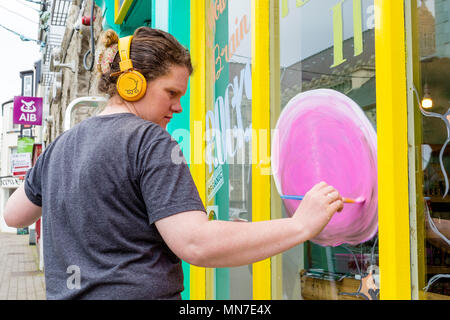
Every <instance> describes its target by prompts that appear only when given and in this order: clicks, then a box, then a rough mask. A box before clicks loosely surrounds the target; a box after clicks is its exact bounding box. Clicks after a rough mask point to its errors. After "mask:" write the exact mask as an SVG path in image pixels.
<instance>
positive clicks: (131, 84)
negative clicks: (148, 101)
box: [116, 70, 147, 101]
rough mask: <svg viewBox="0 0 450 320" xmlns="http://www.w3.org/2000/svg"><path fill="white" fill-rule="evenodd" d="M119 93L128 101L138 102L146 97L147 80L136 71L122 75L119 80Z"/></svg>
mask: <svg viewBox="0 0 450 320" xmlns="http://www.w3.org/2000/svg"><path fill="white" fill-rule="evenodd" d="M116 88H117V92H118V93H119V95H120V96H121V97H122V98H123V99H124V100H126V101H138V100H139V99H141V98H142V97H143V96H144V95H145V91H146V90H147V80H146V79H145V77H144V76H143V75H142V73H140V72H139V71H136V70H130V71H127V72H124V73H122V74H121V75H120V76H119V78H118V79H117V83H116Z"/></svg>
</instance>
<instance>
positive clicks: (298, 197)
mask: <svg viewBox="0 0 450 320" xmlns="http://www.w3.org/2000/svg"><path fill="white" fill-rule="evenodd" d="M280 197H281V199H288V200H303V197H304V196H288V195H281V196H280ZM342 199H343V200H344V203H363V202H364V201H366V200H365V199H364V198H362V197H359V198H356V199H350V198H342Z"/></svg>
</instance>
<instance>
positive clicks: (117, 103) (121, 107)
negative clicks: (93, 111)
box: [98, 97, 134, 116]
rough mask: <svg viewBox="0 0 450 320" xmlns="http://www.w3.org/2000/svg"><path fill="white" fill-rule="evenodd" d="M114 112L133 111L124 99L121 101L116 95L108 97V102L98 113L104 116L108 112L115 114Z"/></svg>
mask: <svg viewBox="0 0 450 320" xmlns="http://www.w3.org/2000/svg"><path fill="white" fill-rule="evenodd" d="M115 113H133V114H134V112H133V110H131V109H130V108H129V107H128V105H127V104H126V103H124V101H121V99H120V98H118V97H112V98H111V99H109V101H108V104H107V105H106V107H105V109H103V111H102V112H100V113H99V114H98V115H100V116H104V115H108V114H115Z"/></svg>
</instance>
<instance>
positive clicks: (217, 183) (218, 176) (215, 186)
mask: <svg viewBox="0 0 450 320" xmlns="http://www.w3.org/2000/svg"><path fill="white" fill-rule="evenodd" d="M223 182H224V181H223V170H222V166H219V167H217V168H216V169H215V170H214V174H213V175H212V176H211V178H209V180H208V183H207V194H208V201H210V200H211V199H212V198H214V196H215V195H216V193H217V191H219V189H220V187H222V185H223Z"/></svg>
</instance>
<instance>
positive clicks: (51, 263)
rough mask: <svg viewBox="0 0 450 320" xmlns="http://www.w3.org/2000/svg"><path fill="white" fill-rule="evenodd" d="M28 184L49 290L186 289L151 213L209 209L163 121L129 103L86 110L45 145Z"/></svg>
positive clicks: (155, 292)
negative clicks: (38, 217)
mask: <svg viewBox="0 0 450 320" xmlns="http://www.w3.org/2000/svg"><path fill="white" fill-rule="evenodd" d="M180 160H182V161H180ZM25 193H26V195H27V197H28V198H29V199H30V201H31V202H33V203H34V204H36V205H38V206H42V223H43V241H44V262H45V280H46V290H47V299H179V298H180V292H181V291H182V290H183V272H182V268H181V261H180V259H179V258H178V257H177V256H175V254H174V253H173V252H172V251H171V250H170V249H169V248H168V247H167V245H166V244H165V242H164V240H163V239H162V237H161V235H160V234H159V232H158V230H157V229H156V227H155V224H154V223H155V221H157V220H159V219H162V218H165V217H168V216H170V215H173V214H177V213H180V212H184V211H190V210H200V211H205V209H204V206H203V204H202V202H201V200H200V197H199V195H198V192H197V189H196V187H195V185H194V182H193V180H192V177H191V174H190V171H189V168H188V166H187V164H186V162H185V160H184V158H183V156H182V154H181V151H180V149H179V146H178V144H177V143H176V141H174V140H173V139H172V138H171V136H170V135H169V133H167V131H165V130H164V129H162V128H161V127H160V126H158V125H156V124H154V123H152V122H148V121H145V120H143V119H141V118H139V117H137V116H135V115H133V114H131V113H119V114H113V115H105V116H96V117H92V118H89V119H87V120H84V121H82V122H81V123H80V124H78V125H76V126H74V127H73V128H72V129H70V130H69V131H67V132H65V133H63V134H62V135H61V136H59V137H58V138H57V139H56V140H55V141H54V142H53V143H51V144H50V145H49V146H48V147H47V148H46V149H45V151H44V153H43V154H42V155H41V156H40V157H39V158H38V160H37V162H36V165H35V166H34V167H33V168H32V169H30V170H29V171H28V172H27V175H26V179H25Z"/></svg>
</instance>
